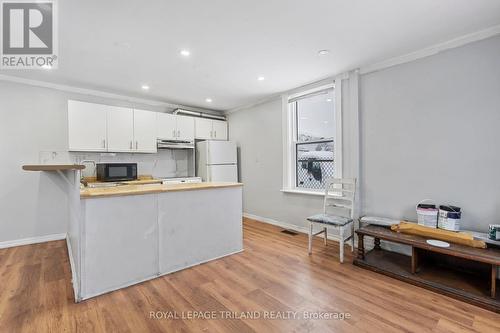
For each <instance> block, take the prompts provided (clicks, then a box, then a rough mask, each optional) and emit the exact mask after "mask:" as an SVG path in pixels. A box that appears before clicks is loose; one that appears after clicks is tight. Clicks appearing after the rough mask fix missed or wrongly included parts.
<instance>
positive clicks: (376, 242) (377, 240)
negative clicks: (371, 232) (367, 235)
mask: <svg viewBox="0 0 500 333" xmlns="http://www.w3.org/2000/svg"><path fill="white" fill-rule="evenodd" d="M375 250H380V238H376V237H375Z"/></svg>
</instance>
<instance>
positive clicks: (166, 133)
mask: <svg viewBox="0 0 500 333" xmlns="http://www.w3.org/2000/svg"><path fill="white" fill-rule="evenodd" d="M157 117H158V121H157V126H158V128H157V132H158V135H157V136H158V139H165V140H173V139H175V135H176V134H177V125H176V121H175V115H173V114H170V113H158V114H157Z"/></svg>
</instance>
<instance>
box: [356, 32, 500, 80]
mask: <svg viewBox="0 0 500 333" xmlns="http://www.w3.org/2000/svg"><path fill="white" fill-rule="evenodd" d="M499 34H500V25H496V26H493V27H490V28H487V29H484V30H480V31H477V32H473V33H470V34H467V35H463V36H460V37H457V38H454V39H451V40H448V41H446V42H443V43H439V44H434V45H432V46H429V47H426V48H424V49H421V50H418V51H415V52H411V53H408V54H405V55H402V56H398V57H394V58H390V59H387V60H383V61H380V62H377V63H374V64H371V65H366V66H361V68H360V74H368V73H372V72H376V71H380V70H383V69H386V68H389V67H393V66H397V65H401V64H405V63H408V62H412V61H415V60H418V59H422V58H427V57H429V56H432V55H435V54H438V53H441V52H443V51H446V50H450V49H454V48H457V47H460V46H464V45H467V44H470V43H473V42H478V41H481V40H483V39H487V38H490V37H494V36H496V35H499Z"/></svg>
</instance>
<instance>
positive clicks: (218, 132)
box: [212, 120, 227, 140]
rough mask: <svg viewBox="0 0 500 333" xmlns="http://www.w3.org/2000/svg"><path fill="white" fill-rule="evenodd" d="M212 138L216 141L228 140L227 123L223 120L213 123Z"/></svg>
mask: <svg viewBox="0 0 500 333" xmlns="http://www.w3.org/2000/svg"><path fill="white" fill-rule="evenodd" d="M212 130H213V133H212V136H213V139H214V140H227V122H226V121H221V120H213V121H212Z"/></svg>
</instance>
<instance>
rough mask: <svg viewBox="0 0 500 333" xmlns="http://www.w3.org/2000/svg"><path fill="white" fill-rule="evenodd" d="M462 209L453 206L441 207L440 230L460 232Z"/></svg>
mask: <svg viewBox="0 0 500 333" xmlns="http://www.w3.org/2000/svg"><path fill="white" fill-rule="evenodd" d="M461 218H462V212H461V208H460V207H457V206H451V205H441V206H439V218H438V228H440V229H444V230H450V231H459V230H460V219H461Z"/></svg>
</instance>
